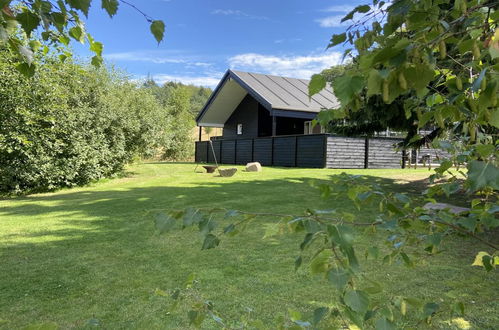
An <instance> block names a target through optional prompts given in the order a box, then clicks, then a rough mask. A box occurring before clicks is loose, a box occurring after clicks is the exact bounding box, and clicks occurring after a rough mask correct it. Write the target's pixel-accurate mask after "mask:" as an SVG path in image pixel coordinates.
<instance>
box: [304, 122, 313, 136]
mask: <svg viewBox="0 0 499 330" xmlns="http://www.w3.org/2000/svg"><path fill="white" fill-rule="evenodd" d="M303 134H312V122H311V121H306V122H304V128H303Z"/></svg>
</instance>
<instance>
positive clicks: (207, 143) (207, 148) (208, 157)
mask: <svg viewBox="0 0 499 330" xmlns="http://www.w3.org/2000/svg"><path fill="white" fill-rule="evenodd" d="M209 160H210V143H209V142H206V162H207V163H209Z"/></svg>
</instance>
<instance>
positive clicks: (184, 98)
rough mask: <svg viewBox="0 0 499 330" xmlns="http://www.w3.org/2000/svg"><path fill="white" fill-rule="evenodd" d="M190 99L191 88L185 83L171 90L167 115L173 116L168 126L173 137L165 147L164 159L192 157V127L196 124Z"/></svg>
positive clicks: (167, 102)
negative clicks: (191, 110)
mask: <svg viewBox="0 0 499 330" xmlns="http://www.w3.org/2000/svg"><path fill="white" fill-rule="evenodd" d="M189 99H190V94H189V90H188V89H187V88H186V87H185V86H183V85H177V86H176V87H174V88H173V89H171V90H170V95H169V97H168V99H167V101H166V111H167V113H166V114H165V115H167V116H169V117H170V118H171V122H170V125H169V127H168V131H169V134H170V136H171V138H170V139H169V140H168V145H166V146H164V148H163V152H162V158H163V159H168V160H188V159H189V158H190V157H192V152H193V145H194V143H193V137H192V128H193V127H194V126H195V124H194V117H193V115H192V113H191V112H190V102H189Z"/></svg>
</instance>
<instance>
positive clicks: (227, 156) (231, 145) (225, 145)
mask: <svg viewBox="0 0 499 330" xmlns="http://www.w3.org/2000/svg"><path fill="white" fill-rule="evenodd" d="M220 163H222V164H235V163H236V140H223V141H222V157H221V158H220Z"/></svg>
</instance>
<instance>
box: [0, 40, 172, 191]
mask: <svg viewBox="0 0 499 330" xmlns="http://www.w3.org/2000/svg"><path fill="white" fill-rule="evenodd" d="M0 52H1V53H2V56H1V58H2V59H1V61H0V122H1V125H0V192H2V193H8V194H21V193H30V192H40V191H47V190H53V189H55V188H59V187H69V186H74V185H82V184H86V183H89V182H91V181H93V180H97V179H100V178H103V177H109V176H112V175H114V174H116V173H119V172H120V171H122V170H123V168H124V166H125V164H126V163H128V162H130V161H131V160H132V159H133V158H134V157H136V156H143V155H146V156H147V155H150V154H152V153H153V150H154V147H155V146H156V145H158V143H160V142H161V139H162V138H164V137H162V132H163V131H164V128H165V127H166V125H167V116H165V113H164V110H163V108H162V107H161V106H160V105H159V103H158V102H157V101H156V99H155V97H154V96H152V95H151V94H150V93H149V92H148V91H147V90H144V89H139V88H137V87H136V86H135V85H134V84H131V83H129V82H127V80H126V79H125V78H123V77H122V76H120V75H119V74H117V73H115V72H112V71H109V70H106V69H99V70H96V69H92V68H87V67H85V66H82V65H78V64H75V63H70V62H67V63H60V62H58V61H55V60H54V61H52V60H51V59H50V58H49V59H46V60H45V62H44V63H43V65H39V66H38V69H37V73H36V74H35V76H34V77H33V78H26V77H24V76H23V75H21V74H19V73H18V71H17V70H16V69H15V66H16V65H17V64H18V63H16V60H15V58H14V57H13V56H12V55H11V54H10V53H8V52H7V51H5V50H2V51H0Z"/></svg>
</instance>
